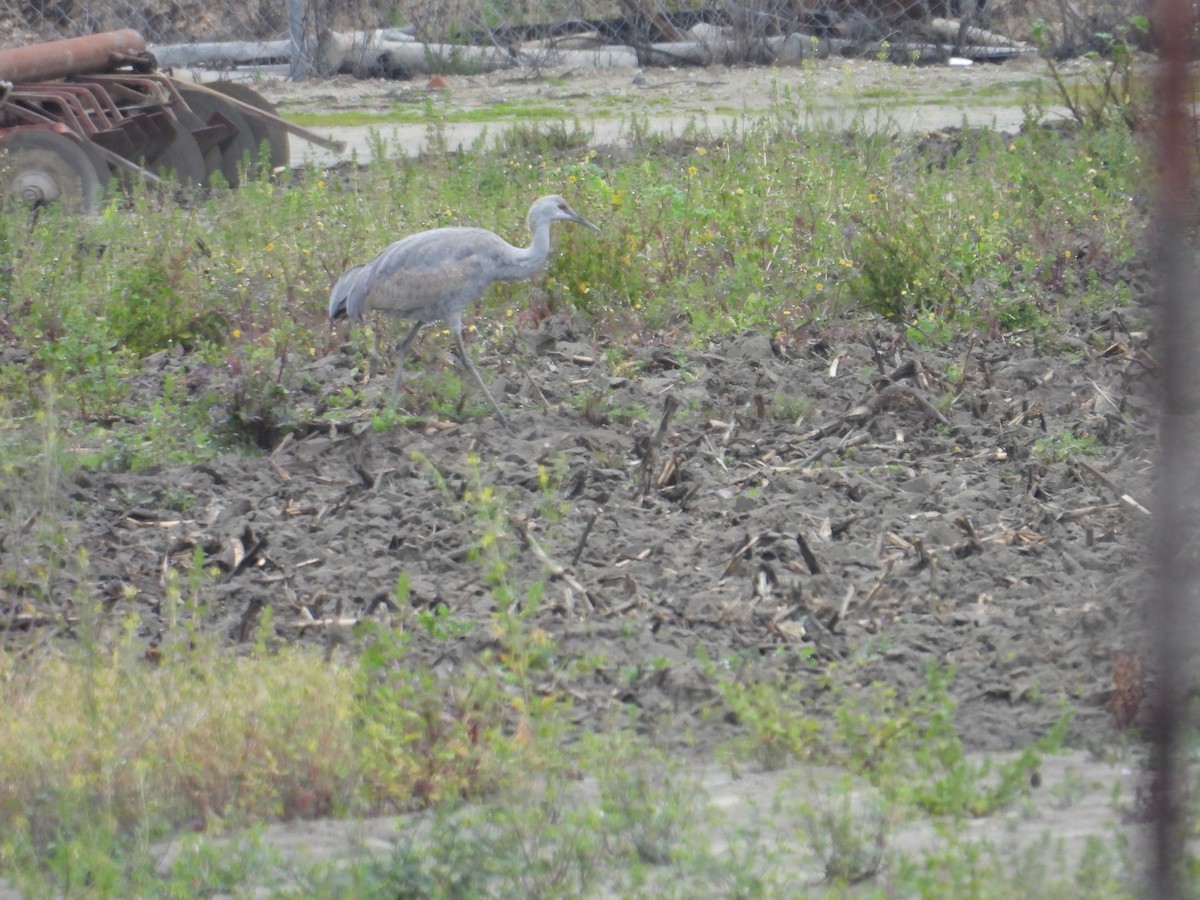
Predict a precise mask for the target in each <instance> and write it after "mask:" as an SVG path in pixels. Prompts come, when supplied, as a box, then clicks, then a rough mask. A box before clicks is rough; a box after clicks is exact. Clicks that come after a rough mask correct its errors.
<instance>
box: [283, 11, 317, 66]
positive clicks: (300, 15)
mask: <svg viewBox="0 0 1200 900" xmlns="http://www.w3.org/2000/svg"><path fill="white" fill-rule="evenodd" d="M306 2H307V0H287V9H288V33H289V35H290V36H291V48H290V53H289V58H290V61H291V64H290V66H289V70H288V77H289V78H290V79H291V80H292V81H299V80H300V79H301V78H307V77H308V76H309V75H311V74H312V54H311V53H309V52H308V47H307V45H306V41H305V39H304V19H305V10H304V7H305V4H306Z"/></svg>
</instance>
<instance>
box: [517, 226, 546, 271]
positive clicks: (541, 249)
mask: <svg viewBox="0 0 1200 900" xmlns="http://www.w3.org/2000/svg"><path fill="white" fill-rule="evenodd" d="M549 256H550V223H549V222H542V223H540V224H538V225H536V226H534V228H533V241H532V242H531V243H530V244H529V246H528V247H522V248H520V249H519V250H518V251H517V253H516V256H515V257H514V259H513V266H512V269H513V274H512V276H511V277H512V278H513V279H518V278H528V277H529V276H530V275H532V274H534V273H535V272H537V271H539V270H541V269H542V268H543V267H544V266H545V265H546V260H547V258H548V257H549Z"/></svg>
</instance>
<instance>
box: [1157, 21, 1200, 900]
mask: <svg viewBox="0 0 1200 900" xmlns="http://www.w3.org/2000/svg"><path fill="white" fill-rule="evenodd" d="M1194 15H1195V14H1194V11H1193V7H1192V4H1191V2H1190V0H1157V2H1156V4H1155V7H1154V25H1155V29H1154V31H1155V34H1156V36H1157V37H1158V38H1159V65H1158V71H1157V73H1156V78H1155V100H1156V103H1155V108H1156V110H1157V112H1158V118H1157V121H1156V122H1155V130H1156V132H1157V138H1158V140H1157V144H1158V147H1157V152H1158V197H1157V209H1156V210H1155V220H1156V221H1155V223H1154V227H1153V229H1152V232H1151V233H1152V235H1153V236H1154V239H1155V243H1156V244H1157V247H1156V249H1157V254H1156V257H1157V258H1156V262H1157V266H1158V275H1159V278H1158V282H1159V284H1158V307H1159V309H1158V313H1159V323H1158V324H1159V334H1158V358H1159V362H1160V366H1161V375H1160V378H1161V384H1160V388H1159V434H1158V437H1159V464H1158V491H1157V505H1156V509H1155V518H1156V521H1155V534H1154V536H1155V541H1154V549H1153V561H1154V563H1155V570H1156V572H1155V574H1156V576H1157V577H1156V579H1155V588H1156V590H1155V592H1154V595H1153V596H1152V600H1151V607H1150V622H1151V628H1152V634H1151V640H1152V642H1153V648H1154V650H1153V652H1154V658H1155V660H1156V662H1157V668H1158V672H1157V678H1156V681H1155V688H1154V700H1153V706H1152V709H1151V713H1150V738H1151V753H1152V758H1151V769H1152V772H1151V778H1152V779H1153V780H1152V782H1151V786H1150V798H1149V802H1150V809H1149V812H1150V817H1151V819H1152V821H1153V857H1154V858H1153V861H1152V863H1151V866H1150V872H1149V884H1148V891H1147V896H1149V897H1152V898H1154V900H1176V898H1182V897H1184V896H1189V895H1190V894H1189V891H1188V890H1187V886H1186V882H1185V878H1184V876H1185V868H1184V860H1185V850H1186V837H1187V809H1186V807H1185V798H1186V796H1187V793H1188V792H1187V789H1186V785H1187V781H1188V778H1189V775H1188V769H1187V766H1186V764H1185V762H1184V760H1183V752H1182V751H1183V744H1184V739H1185V736H1186V734H1187V731H1188V730H1189V728H1190V727H1191V725H1192V719H1191V717H1190V715H1189V713H1188V710H1189V703H1188V687H1189V683H1188V678H1189V675H1190V674H1191V673H1190V672H1189V665H1188V663H1189V660H1190V657H1191V654H1190V651H1191V648H1192V647H1194V645H1195V639H1194V638H1190V636H1191V635H1193V634H1194V632H1195V629H1196V622H1195V618H1194V611H1195V601H1194V599H1193V596H1194V592H1195V587H1196V565H1195V563H1193V562H1191V560H1192V559H1193V555H1192V550H1193V546H1194V545H1193V542H1194V541H1195V539H1196V531H1197V528H1196V521H1197V518H1196V517H1197V510H1196V505H1197V495H1196V489H1197V486H1198V485H1200V466H1198V465H1197V441H1196V437H1195V431H1196V423H1197V420H1198V419H1200V372H1198V367H1197V364H1196V363H1195V362H1194V361H1193V360H1194V359H1195V356H1196V341H1197V339H1198V337H1197V336H1198V335H1200V309H1198V308H1197V297H1196V265H1195V261H1194V259H1193V253H1194V251H1193V248H1192V245H1191V240H1192V239H1191V237H1190V235H1191V228H1190V224H1189V223H1190V222H1191V221H1192V215H1193V214H1194V200H1195V194H1194V186H1193V183H1192V177H1193V176H1192V169H1193V162H1194V158H1193V156H1192V154H1193V153H1194V152H1195V149H1194V145H1193V137H1194V133H1193V131H1192V121H1191V115H1190V108H1191V104H1192V97H1193V83H1192V79H1191V76H1190V74H1189V69H1188V64H1189V62H1190V59H1191V52H1192V49H1193V47H1192V45H1191V43H1190V38H1191V36H1192V35H1193V34H1194V33H1195V32H1194V25H1195V19H1194Z"/></svg>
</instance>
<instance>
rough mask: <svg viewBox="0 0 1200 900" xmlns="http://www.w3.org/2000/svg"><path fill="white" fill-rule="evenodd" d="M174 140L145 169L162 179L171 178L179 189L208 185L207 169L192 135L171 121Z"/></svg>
mask: <svg viewBox="0 0 1200 900" xmlns="http://www.w3.org/2000/svg"><path fill="white" fill-rule="evenodd" d="M171 127H172V128H173V129H174V131H175V138H174V140H172V141H171V143H170V145H168V147H167V149H166V150H164V151H163V152H162V153H160V154H159V155H158V156H156V157H155V158H154V159H152V160H148V161H147V163H146V168H148V169H149V170H150V171H151V172H153V173H154V174H155V175H158V176H160V177H162V178H173V179H175V181H177V182H178V183H179V185H180V186H181V187H196V186H202V185H205V184H207V183H208V169H207V168H206V167H205V165H204V156H203V154H201V152H200V147H199V145H198V144H197V143H196V139H195V138H194V137H192V133H191V132H190V131H188V129H187V128H186V127H185V126H184V125H182V124H180V123H179V122H177V121H172V123H171Z"/></svg>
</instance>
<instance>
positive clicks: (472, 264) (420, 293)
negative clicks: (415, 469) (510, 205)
mask: <svg viewBox="0 0 1200 900" xmlns="http://www.w3.org/2000/svg"><path fill="white" fill-rule="evenodd" d="M551 222H577V223H578V224H580V225H584V226H586V227H588V228H591V229H592V230H593V231H599V230H600V229H599V228H597V227H596V226H595V225H593V224H592V223H591V222H589V221H588V220H587V219H585V218H584V217H583V216H581V215H579V213H577V212H575V211H574V210H573V209H571V207H569V206H568V205H567V201H566V200H564V199H563V198H562V197H559V196H550V197H541V198H539V199H537V200H535V201H534V202H533V205H532V206H530V207H529V215H528V216H527V217H526V223H527V224H528V225H529V232H530V234H531V235H532V236H533V241H532V243H530V245H529V246H528V247H514V246H513V245H512V244H510V243H509V242H508V241H506V240H504V238H502V237H500V236H499V235H496V234H493V233H492V232H490V231H487V230H486V229H483V228H434V229H433V230H432V231H422V232H419V233H418V234H410V235H409V236H408V237H405V238H401V239H400V240H398V241H396V243H394V244H392V245H391V246H390V247H388V248H387V249H386V250H384V251H382V252H381V253H380V254H379V255H378V256H376V257H375V258H374V259H372V260H371V261H370V262H367V263H363V264H362V265H358V266H354V267H353V268H351V269H349V270H347V271H346V273H345V274H343V275H342V277H341V278H339V279H338V280H337V283H336V284H334V286H333V290H332V291H330V293H329V317H330V318H331V319H337V318H339V317H341V316H349V317H350V318H351V319H362V318H363V316H365V315H366V314H367V313H368V312H369V311H370V310H373V309H375V310H379V311H380V312H384V313H388V314H389V315H393V316H398V317H400V318H404V319H412V320H414V322H415V324H414V325H413V327H412V330H411V331H410V332H409V333H408V336H407V337H405V338H404V340H403V341H401V343H400V349H399V351H398V352H397V355H396V376H395V379H394V380H393V382H392V391H393V392H396V391H399V389H400V385H401V383H402V381H403V379H404V358H405V356H406V355H407V354H408V348H409V346H410V345H411V344H412V342H413V339H414V338H416V336H417V332H418V331H420V330H421V326H422V325H425V324H426V323H428V322H438V321H443V322H445V323H446V324H447V325H449V326H450V330H451V331H452V332H453V333H454V342H455V346H456V348H457V349H456V352H457V355H458V359H459V362H461V363H462V365H463V368H465V369H466V370H467V371H468V372H470V373H471V377H472V378H474V379H475V383H476V384H477V385H479V389H480V390H481V391H483V394H484V396H485V397H487V399H488V402H489V403H491V405H492V409H494V410H495V411H496V417H497V418H498V419H499V420H500V422H501V424H502V425H503V426H504V427H505V428H506V429H508V430H510V431H511V430H512V429H511V428H509V424H508V419H506V418H505V417H504V413H503V412H502V411H501V409H500V406H499V404H497V403H496V401H495V399H494V398H493V397H492V394H491V392H490V391H489V390H488V389H487V385H486V384H484V383H483V379H482V378H481V377H480V375H479V371H478V370H477V369H476V368H475V365H474V364H473V363H472V362H471V358H470V357H469V356H468V355H467V348H466V346H464V344H463V337H462V329H463V323H462V314H463V310H464V309H466V308H467V307H468V306H469V305H470V304H471V303H472V302H473V301H474V300H475V299H476V298H477V297H478V296H479V295H480V294H482V293H483V291H484V289H485V288H486V287H487V286H488V285H489V284H491V283H492V282H493V281H519V280H520V279H522V278H528V277H530V276H531V275H533V274H534V273H535V272H537V271H539V270H540V269H541V268H542V267H544V266H545V265H546V260H547V258H548V257H549V255H550V223H551Z"/></svg>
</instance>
